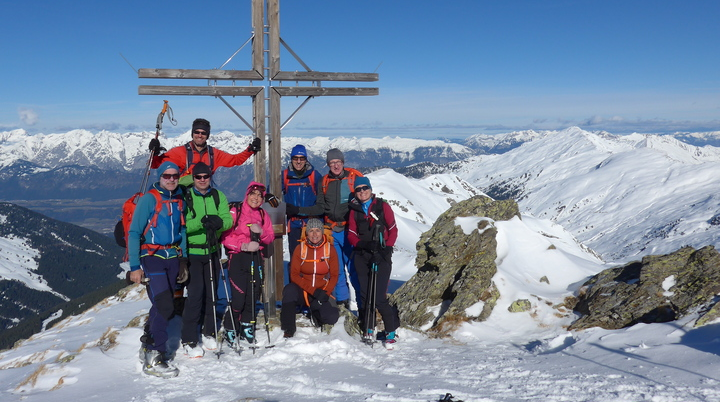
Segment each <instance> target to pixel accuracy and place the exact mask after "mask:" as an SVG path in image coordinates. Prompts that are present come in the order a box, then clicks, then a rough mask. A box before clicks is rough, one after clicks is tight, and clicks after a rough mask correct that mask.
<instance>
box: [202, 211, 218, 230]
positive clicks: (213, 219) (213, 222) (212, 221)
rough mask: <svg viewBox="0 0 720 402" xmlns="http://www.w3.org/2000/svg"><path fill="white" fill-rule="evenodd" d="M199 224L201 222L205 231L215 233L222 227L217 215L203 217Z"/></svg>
mask: <svg viewBox="0 0 720 402" xmlns="http://www.w3.org/2000/svg"><path fill="white" fill-rule="evenodd" d="M200 222H202V224H203V227H204V228H205V229H208V230H213V231H215V232H217V231H218V230H220V229H222V227H223V220H222V218H220V217H219V216H217V215H205V216H203V218H202V219H201V220H200Z"/></svg>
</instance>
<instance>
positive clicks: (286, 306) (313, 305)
mask: <svg viewBox="0 0 720 402" xmlns="http://www.w3.org/2000/svg"><path fill="white" fill-rule="evenodd" d="M307 301H309V302H310V306H309V307H310V314H311V315H312V316H313V319H314V320H315V322H317V323H318V324H319V325H323V324H330V325H335V323H336V322H337V321H338V319H339V318H340V309H338V307H337V305H335V303H333V302H331V301H330V300H328V301H327V302H325V303H320V302H319V301H318V300H317V299H315V298H314V297H313V296H312V295H308V296H307ZM298 306H302V307H304V306H307V303H306V301H305V291H304V290H302V288H301V287H300V286H298V285H297V284H295V283H292V282H291V283H289V284H287V286H285V288H284V289H283V297H282V308H281V309H280V328H282V330H283V331H288V332H291V333H293V334H294V333H295V330H296V325H295V314H296V311H297V308H298Z"/></svg>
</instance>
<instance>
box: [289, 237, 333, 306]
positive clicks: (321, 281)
mask: <svg viewBox="0 0 720 402" xmlns="http://www.w3.org/2000/svg"><path fill="white" fill-rule="evenodd" d="M327 243H328V241H327V239H325V238H323V242H322V244H320V245H319V246H317V247H313V246H311V245H309V244H307V241H306V240H303V243H301V244H300V245H298V246H297V247H295V251H294V252H293V255H292V258H290V282H292V283H295V284H297V285H298V286H300V288H302V290H304V291H305V292H307V293H308V294H310V295H312V294H313V293H315V289H323V290H325V291H326V292H327V293H328V294H332V291H333V289H335V285H336V284H337V281H338V272H339V271H338V256H337V251H335V247H334V246H333V245H332V244H328V246H329V247H326V246H325V245H326V244H327ZM328 251H329V253H327V252H328ZM303 252H305V254H306V255H305V258H304V259H303ZM326 253H327V254H328V255H326Z"/></svg>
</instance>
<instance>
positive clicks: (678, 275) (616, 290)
mask: <svg viewBox="0 0 720 402" xmlns="http://www.w3.org/2000/svg"><path fill="white" fill-rule="evenodd" d="M718 293H720V253H718V252H717V250H715V248H714V247H712V246H707V247H703V248H701V249H700V250H695V249H694V248H692V247H684V248H682V249H680V250H678V251H676V252H674V253H671V254H667V255H660V256H646V257H644V258H643V259H642V261H636V262H632V263H629V264H627V265H625V266H622V267H618V268H612V269H608V270H605V271H602V272H600V273H599V274H597V275H595V276H593V277H592V278H590V280H588V281H587V282H586V283H585V284H584V285H583V286H582V287H581V289H580V294H579V295H578V302H577V304H576V305H575V311H576V312H578V313H580V314H582V315H583V316H582V317H581V318H579V319H578V320H576V321H575V322H574V323H573V324H572V325H571V326H570V329H575V330H578V329H585V328H590V327H602V328H605V329H619V328H624V327H628V326H631V325H634V324H637V323H653V322H668V321H673V320H677V319H678V318H681V317H683V316H685V315H687V314H689V313H693V312H695V311H701V312H702V311H706V310H707V309H708V308H710V307H713V308H711V309H710V310H709V311H707V312H705V313H701V317H700V319H699V320H698V321H697V324H696V325H702V324H703V323H705V322H709V321H711V320H712V319H714V318H717V317H718V310H720V308H716V307H714V306H713V305H714V304H715V302H716V300H715V298H716V295H717V294H718Z"/></svg>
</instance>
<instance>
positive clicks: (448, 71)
mask: <svg viewBox="0 0 720 402" xmlns="http://www.w3.org/2000/svg"><path fill="white" fill-rule="evenodd" d="M0 12H2V15H3V16H4V18H3V23H2V24H0V49H2V51H3V52H2V53H3V57H2V62H0V74H1V75H2V79H1V80H0V130H8V129H13V128H24V129H26V130H28V131H30V132H33V133H36V132H42V133H46V134H47V133H52V132H64V131H67V130H70V129H75V128H88V129H92V130H100V129H108V130H113V131H119V132H125V131H139V130H148V131H151V130H154V126H155V118H156V116H157V113H158V112H159V111H160V108H161V107H162V100H163V98H167V99H168V100H169V101H170V106H171V107H172V108H173V110H174V114H175V118H176V119H177V120H178V126H177V127H172V126H171V125H170V124H168V123H167V122H166V123H165V126H164V129H165V132H166V133H168V134H170V135H172V133H173V132H180V131H185V130H188V129H189V126H190V124H191V122H192V120H193V119H195V118H196V117H206V118H208V119H209V120H210V121H211V122H212V124H213V130H214V131H216V130H220V129H229V130H232V131H234V132H241V133H247V132H248V129H247V127H246V126H245V125H244V124H243V123H242V122H241V121H240V119H238V118H237V117H236V116H235V115H234V114H233V113H232V112H231V111H230V109H229V108H227V107H226V106H225V104H223V103H222V102H221V101H220V100H219V99H214V98H209V97H186V96H175V97H162V96H146V95H144V96H140V95H138V94H137V87H138V86H139V85H154V84H164V85H206V82H205V81H202V80H200V81H188V80H182V81H180V80H162V81H153V80H148V79H139V78H137V74H136V72H135V71H133V69H139V68H198V69H211V68H218V67H220V66H221V65H222V64H223V63H224V62H225V61H226V60H227V59H228V58H229V57H230V56H231V55H232V54H233V53H234V52H235V51H236V50H237V49H238V48H239V47H240V46H241V45H242V44H243V43H245V41H246V40H247V39H248V38H249V37H250V34H251V26H250V0H224V1H221V0H206V1H203V2H198V1H184V0H177V1H173V2H170V1H149V0H145V1H136V0H126V1H122V2H100V1H89V0H76V1H59V0H55V1H46V0H30V1H25V2H4V3H3V4H2V5H0ZM718 16H720V3H719V2H714V1H709V0H707V1H698V0H686V1H663V0H660V1H658V0H652V1H650V0H639V1H627V0H625V1H615V0H597V1H596V0H576V1H570V0H566V1H563V0H542V1H541V0H518V1H514V0H506V1H480V0H457V1H449V2H440V1H437V0H434V1H430V0H394V1H380V0H366V1H351V0H304V1H303V0H282V1H281V2H280V22H281V23H280V34H281V37H282V38H283V39H284V40H285V41H286V42H287V43H288V44H289V45H290V47H291V48H292V49H293V50H294V51H295V52H296V53H297V54H298V55H299V56H300V57H301V58H302V60H303V61H304V62H305V63H306V64H308V65H309V66H310V67H311V68H312V69H314V70H317V71H333V72H377V73H379V74H380V81H378V82H376V83H355V84H353V83H347V84H342V85H343V86H345V85H346V86H355V85H357V86H377V87H379V88H380V95H379V96H373V97H324V98H315V99H312V100H311V101H310V102H309V103H308V104H307V105H306V106H304V107H303V108H302V110H300V111H299V113H298V114H297V115H296V116H295V117H294V119H293V120H292V121H291V122H290V124H288V125H287V127H286V129H285V131H284V133H287V134H288V135H300V136H312V135H344V136H352V135H356V136H367V135H372V136H384V135H400V136H406V137H417V138H436V137H450V138H458V137H464V136H467V135H471V134H477V133H486V134H493V133H499V132H510V131H514V130H523V129H536V130H537V129H560V128H565V127H568V126H573V125H577V126H580V127H582V128H585V129H588V130H607V131H610V132H613V133H618V134H621V133H628V132H634V131H637V132H653V133H655V132H657V133H664V132H674V131H715V130H720V68H718V66H720V52H718V49H720V27H719V26H718V24H717V18H718ZM121 54H122V56H124V57H125V58H126V59H127V62H126V61H125V60H124V59H123V57H122V56H121ZM128 62H129V63H128ZM249 67H250V48H249V46H247V47H246V48H245V49H243V50H242V51H241V52H240V53H239V54H238V55H237V56H235V58H234V59H233V60H232V62H231V63H230V64H228V66H226V67H225V68H227V69H239V70H245V69H248V68H249ZM281 67H282V68H283V69H284V70H296V69H302V67H301V66H300V64H298V63H297V62H296V61H295V60H294V59H293V58H292V56H291V55H290V54H289V53H288V52H286V51H284V50H283V53H282V54H281ZM256 84H257V83H256ZM237 85H247V83H246V82H238V83H237ZM286 85H292V83H286ZM228 100H229V102H230V103H231V105H232V106H233V107H234V108H236V109H237V110H238V111H239V112H240V113H241V114H242V115H243V117H245V118H246V119H247V120H250V119H251V117H252V115H251V109H250V101H249V100H247V99H244V98H235V99H233V98H230V99H228ZM302 100H303V99H295V98H284V99H283V103H282V115H283V120H285V119H287V117H288V116H289V115H290V113H292V112H293V111H294V110H295V109H296V107H297V106H298V105H299V104H300V102H301V101H302Z"/></svg>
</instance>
